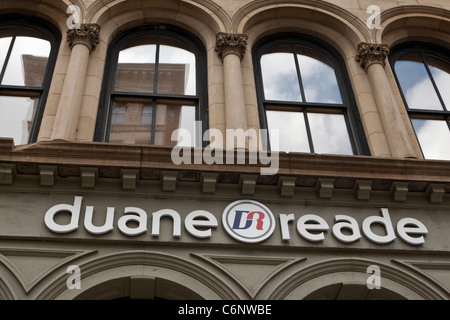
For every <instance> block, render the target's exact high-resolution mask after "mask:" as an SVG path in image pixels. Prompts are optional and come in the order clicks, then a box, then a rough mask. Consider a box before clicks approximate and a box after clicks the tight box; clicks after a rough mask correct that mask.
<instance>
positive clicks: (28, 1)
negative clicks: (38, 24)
mask: <svg viewBox="0 0 450 320" xmlns="http://www.w3.org/2000/svg"><path fill="white" fill-rule="evenodd" d="M69 4H70V2H68V1H52V2H51V3H50V2H46V1H41V2H40V3H39V6H37V5H36V1H33V0H5V1H2V7H1V8H0V15H4V14H20V15H24V16H33V17H37V18H40V19H43V20H46V21H48V22H50V23H52V24H53V25H55V26H56V27H57V28H58V29H59V31H60V32H61V34H63V33H65V31H66V21H67V19H68V17H69V15H68V14H67V13H66V10H67V7H68V5H69Z"/></svg>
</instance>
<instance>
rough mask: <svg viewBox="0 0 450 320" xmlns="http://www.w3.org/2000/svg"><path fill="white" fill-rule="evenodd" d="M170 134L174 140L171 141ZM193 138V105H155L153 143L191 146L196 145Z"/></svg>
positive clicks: (194, 132) (194, 135)
mask: <svg viewBox="0 0 450 320" xmlns="http://www.w3.org/2000/svg"><path fill="white" fill-rule="evenodd" d="M177 129H180V130H177ZM176 130H177V131H176ZM174 132H175V133H176V134H175V133H174ZM172 134H173V138H174V139H173V140H174V141H172ZM195 139H196V122H195V106H184V105H179V104H158V105H157V107H156V128H155V145H164V146H175V145H180V146H187V147H193V146H195V145H196V144H195Z"/></svg>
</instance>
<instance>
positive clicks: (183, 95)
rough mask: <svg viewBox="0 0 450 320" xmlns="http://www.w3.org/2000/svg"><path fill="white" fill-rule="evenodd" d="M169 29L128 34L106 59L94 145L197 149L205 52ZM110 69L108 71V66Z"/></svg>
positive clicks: (187, 37) (204, 126) (203, 103)
mask: <svg viewBox="0 0 450 320" xmlns="http://www.w3.org/2000/svg"><path fill="white" fill-rule="evenodd" d="M204 51H205V50H204V48H203V45H202V44H201V43H200V42H199V41H198V40H196V39H195V38H194V37H192V36H191V35H189V34H187V33H185V32H184V31H182V30H178V29H176V28H174V27H171V26H157V27H148V28H144V29H142V28H141V29H138V30H133V31H130V32H128V33H127V34H126V35H123V36H122V37H120V38H118V40H117V41H116V42H115V43H113V45H112V49H111V50H110V52H111V54H110V56H109V57H108V59H109V62H108V63H107V66H108V67H107V69H106V71H105V72H106V77H105V79H107V82H106V83H105V86H104V89H103V94H102V101H101V104H100V108H99V109H100V112H99V117H98V120H97V131H96V140H97V141H107V142H110V143H116V144H147V145H161V146H175V145H177V144H178V145H183V146H201V145H202V138H203V137H202V135H201V134H199V132H201V131H199V130H203V131H205V130H207V116H206V110H204V108H205V106H206V105H207V102H206V95H205V94H206V92H205V90H204V87H205V86H204V85H203V86H201V85H199V82H201V83H206V75H205V71H206V68H205V59H204V56H205V52H204ZM111 66H113V67H111Z"/></svg>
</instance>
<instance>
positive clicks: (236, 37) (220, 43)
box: [216, 32, 248, 60]
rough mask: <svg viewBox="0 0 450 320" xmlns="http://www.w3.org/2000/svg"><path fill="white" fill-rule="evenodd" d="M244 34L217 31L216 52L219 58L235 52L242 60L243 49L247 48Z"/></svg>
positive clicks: (246, 37)
mask: <svg viewBox="0 0 450 320" xmlns="http://www.w3.org/2000/svg"><path fill="white" fill-rule="evenodd" d="M247 39H248V36H247V35H246V34H242V33H240V34H233V33H223V32H219V33H218V34H217V36H216V52H217V53H218V54H219V57H220V59H223V58H224V57H225V56H226V55H227V54H230V53H232V54H236V55H238V56H239V58H240V59H241V60H242V58H244V54H245V50H246V49H247Z"/></svg>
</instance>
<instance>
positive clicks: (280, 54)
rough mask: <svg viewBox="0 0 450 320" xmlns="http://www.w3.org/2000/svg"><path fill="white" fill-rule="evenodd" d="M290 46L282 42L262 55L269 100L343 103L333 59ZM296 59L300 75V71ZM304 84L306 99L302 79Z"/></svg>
mask: <svg viewBox="0 0 450 320" xmlns="http://www.w3.org/2000/svg"><path fill="white" fill-rule="evenodd" d="M293 50H294V49H293V47H292V46H291V45H279V46H276V47H274V48H271V49H270V51H269V52H268V53H266V54H264V55H262V57H261V73H262V79H263V87H264V96H265V99H266V100H277V101H290V102H313V103H327V104H342V97H341V94H340V90H339V85H338V82H337V79H336V74H335V70H334V69H333V67H332V64H331V62H330V61H329V60H328V59H327V58H326V57H325V56H324V55H322V54H321V53H320V52H318V51H316V50H314V49H311V48H308V47H303V46H296V47H295V51H296V52H297V54H295V55H294V51H293ZM296 59H297V62H298V66H299V69H300V70H299V71H300V74H299V73H298V72H297V65H296ZM299 79H301V82H302V84H303V90H304V94H305V100H306V101H303V98H302V94H301V88H300V82H299Z"/></svg>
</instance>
